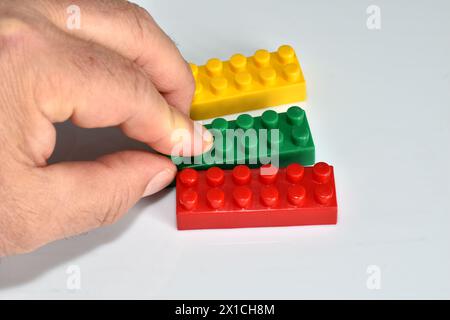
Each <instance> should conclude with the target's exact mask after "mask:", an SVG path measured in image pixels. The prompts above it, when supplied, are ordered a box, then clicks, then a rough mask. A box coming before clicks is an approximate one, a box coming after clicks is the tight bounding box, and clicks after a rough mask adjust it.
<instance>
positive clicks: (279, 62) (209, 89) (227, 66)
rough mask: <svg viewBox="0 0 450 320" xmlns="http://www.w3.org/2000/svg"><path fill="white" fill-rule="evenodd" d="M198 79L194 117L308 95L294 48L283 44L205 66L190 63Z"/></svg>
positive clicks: (263, 106) (262, 106) (244, 108)
mask: <svg viewBox="0 0 450 320" xmlns="http://www.w3.org/2000/svg"><path fill="white" fill-rule="evenodd" d="M191 69H192V73H193V75H194V78H195V82H196V90H195V96H194V100H193V102H192V107H191V118H192V119H194V120H200V119H208V118H215V117H219V116H222V115H226V114H232V113H240V112H244V111H248V110H253V109H258V108H265V107H269V106H276V105H280V104H287V103H292V102H296V101H303V100H305V99H306V84H305V79H304V77H303V72H302V69H301V67H300V64H299V62H298V59H297V56H296V54H295V51H294V49H293V48H292V47H290V46H288V45H283V46H281V47H279V48H278V50H277V51H276V52H272V53H270V52H268V51H267V50H257V51H256V52H255V54H254V55H253V56H252V57H245V56H243V55H242V54H239V53H238V54H235V55H233V56H231V58H230V60H229V61H224V62H223V61H221V60H219V59H216V58H213V59H210V60H208V62H207V63H206V65H204V66H200V67H199V66H196V65H194V64H191Z"/></svg>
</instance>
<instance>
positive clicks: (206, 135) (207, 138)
mask: <svg viewBox="0 0 450 320" xmlns="http://www.w3.org/2000/svg"><path fill="white" fill-rule="evenodd" d="M213 143H214V137H213V135H212V134H211V132H209V130H207V129H205V128H203V151H204V152H205V151H208V150H209V149H211V147H212V145H213Z"/></svg>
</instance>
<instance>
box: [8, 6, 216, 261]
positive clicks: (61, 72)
mask: <svg viewBox="0 0 450 320" xmlns="http://www.w3.org/2000/svg"><path fill="white" fill-rule="evenodd" d="M72 4H76V5H77V6H78V7H79V8H80V9H81V19H80V21H81V24H80V29H74V30H70V29H69V28H68V27H67V19H68V13H67V8H68V7H69V6H70V5H72ZM0 83H1V85H0V158H1V161H2V162H1V165H0V256H4V255H10V254H16V253H23V252H28V251H31V250H34V249H35V248H37V247H39V246H42V245H44V244H46V243H48V242H50V241H53V240H55V239H60V238H63V237H67V236H70V235H74V234H78V233H81V232H85V231H87V230H90V229H92V228H96V227H99V226H101V225H104V224H109V223H112V222H114V221H116V220H117V219H118V218H120V217H121V216H122V215H123V214H124V213H125V212H126V211H127V210H128V209H129V208H130V207H131V206H133V205H134V204H135V203H136V202H137V201H138V200H139V199H140V198H141V197H143V196H147V195H150V194H153V193H155V192H157V191H159V190H160V189H162V188H164V187H165V186H166V185H167V184H169V183H170V182H171V181H172V179H173V178H174V175H175V173H176V168H175V167H174V165H173V164H172V162H171V161H170V160H169V159H168V158H166V157H163V156H158V155H155V154H151V153H148V152H140V151H124V152H120V153H116V154H111V155H107V156H104V157H101V158H99V159H98V160H96V161H91V162H71V163H59V164H54V165H47V159H48V158H49V157H50V155H51V154H52V152H53V150H54V147H55V139H56V131H55V128H54V126H53V123H56V122H62V121H65V120H67V119H70V120H71V121H72V122H74V123H75V124H76V125H78V126H80V127H84V128H93V127H108V126H119V127H120V128H121V129H122V130H123V132H124V133H125V134H127V135H128V136H129V137H131V138H134V139H137V140H139V141H142V142H144V143H146V144H148V145H149V146H151V147H153V148H154V149H155V150H157V151H159V152H162V153H166V154H169V153H170V152H171V149H172V147H173V146H174V144H175V143H177V141H173V139H171V133H172V132H173V131H174V130H175V129H178V128H184V129H186V130H187V131H188V132H189V133H190V134H191V135H193V134H194V127H193V123H192V122H191V121H190V120H189V117H188V116H187V114H188V112H189V107H190V103H191V99H192V95H193V92H194V80H193V78H192V76H191V72H190V70H189V67H188V65H187V64H186V62H185V61H184V60H183V58H182V56H181V55H180V53H179V51H178V50H177V48H176V47H175V45H174V44H173V43H172V41H171V40H170V39H169V38H168V37H167V35H165V34H164V32H163V31H162V30H161V29H160V28H159V27H158V26H157V24H156V23H155V22H154V21H153V19H152V18H151V17H150V16H149V15H148V13H147V12H146V11H145V10H143V9H141V8H139V7H137V6H136V5H133V4H130V3H128V2H126V1H118V0H116V1H113V0H110V1H103V0H77V1H75V0H70V1H64V0H63V1H58V0H53V1H52V0H39V1H36V0H28V1H27V0H2V1H1V2H0ZM202 133H203V132H202ZM210 144H211V137H210V136H208V135H207V134H204V144H203V146H204V150H206V149H207V148H209V146H210ZM186 155H187V154H186Z"/></svg>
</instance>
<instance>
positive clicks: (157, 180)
mask: <svg viewBox="0 0 450 320" xmlns="http://www.w3.org/2000/svg"><path fill="white" fill-rule="evenodd" d="M175 174H176V172H175V171H173V170H171V169H164V170H163V171H161V172H159V173H158V174H156V175H155V176H154V177H153V178H152V179H151V180H150V182H149V183H148V185H147V187H146V188H145V191H144V195H143V196H142V197H148V196H149V195H152V194H154V193H156V192H158V191H160V190H162V189H164V188H165V187H167V186H168V185H169V184H170V183H171V182H172V181H173V179H174V177H175Z"/></svg>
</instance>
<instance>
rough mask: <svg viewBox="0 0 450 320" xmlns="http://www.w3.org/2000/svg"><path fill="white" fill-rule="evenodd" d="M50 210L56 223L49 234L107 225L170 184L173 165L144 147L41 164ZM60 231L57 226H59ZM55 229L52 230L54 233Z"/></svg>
mask: <svg viewBox="0 0 450 320" xmlns="http://www.w3.org/2000/svg"><path fill="white" fill-rule="evenodd" d="M42 170H44V175H43V176H44V177H45V179H46V180H47V183H46V185H47V186H48V188H51V189H50V190H49V192H48V193H47V194H48V195H52V197H53V195H55V196H54V199H50V201H48V203H49V204H50V206H51V207H50V208H48V210H49V212H52V213H53V216H54V217H55V220H56V221H57V224H56V226H57V227H56V228H55V229H56V230H52V232H49V234H52V233H53V238H62V237H67V236H70V235H75V234H78V233H82V232H85V231H88V230H90V229H93V228H96V227H99V226H101V225H105V224H110V223H113V222H115V221H117V219H119V218H120V217H121V216H123V214H124V213H126V212H127V211H128V210H129V209H130V208H131V207H132V206H133V205H134V204H135V203H136V202H137V201H139V199H141V198H142V197H143V196H148V195H150V194H153V193H155V192H157V191H159V190H161V189H163V188H164V187H165V186H167V185H168V184H170V183H171V182H172V181H173V179H174V176H175V174H176V167H175V166H174V165H173V163H172V162H171V161H170V160H169V159H168V158H166V157H164V156H160V155H156V154H151V153H148V152H143V151H123V152H118V153H114V154H110V155H106V156H103V157H101V158H99V159H97V160H96V161H86V162H65V163H58V164H54V165H50V166H47V167H45V168H42ZM58 229H60V230H58ZM55 233H56V234H55Z"/></svg>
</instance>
